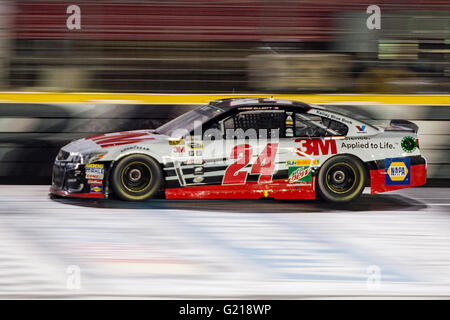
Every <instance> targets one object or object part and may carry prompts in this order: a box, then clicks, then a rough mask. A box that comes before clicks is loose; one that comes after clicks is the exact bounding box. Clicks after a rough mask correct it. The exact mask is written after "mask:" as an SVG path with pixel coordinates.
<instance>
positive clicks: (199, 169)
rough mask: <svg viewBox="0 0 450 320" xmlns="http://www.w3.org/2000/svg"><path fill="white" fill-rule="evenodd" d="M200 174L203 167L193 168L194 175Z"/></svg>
mask: <svg viewBox="0 0 450 320" xmlns="http://www.w3.org/2000/svg"><path fill="white" fill-rule="evenodd" d="M202 174H203V167H195V168H194V175H202Z"/></svg>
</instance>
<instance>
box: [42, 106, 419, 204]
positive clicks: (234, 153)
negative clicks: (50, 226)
mask: <svg viewBox="0 0 450 320" xmlns="http://www.w3.org/2000/svg"><path fill="white" fill-rule="evenodd" d="M417 131H418V127H417V126H416V125H415V124H414V123H412V122H409V121H406V120H392V121H391V123H390V126H389V127H379V126H374V125H371V124H369V123H366V122H364V121H360V120H357V119H354V118H353V117H349V116H347V115H343V114H340V113H336V112H332V111H329V110H327V109H325V108H322V107H319V106H312V105H309V104H306V103H302V102H296V101H288V100H273V99H257V98H236V99H224V100H217V101H212V102H210V104H208V105H205V106H202V107H200V108H198V109H196V110H193V111H190V112H188V113H185V114H183V115H181V116H180V117H178V118H176V119H174V120H172V121H170V122H168V123H167V124H165V125H163V126H161V127H159V128H157V129H156V130H137V131H127V132H118V133H106V134H101V135H97V136H92V137H88V138H84V139H80V140H76V141H73V142H71V143H70V144H68V145H66V146H64V147H63V148H62V149H61V150H60V152H59V154H58V156H57V158H56V160H55V164H54V168H53V181H52V186H51V188H50V192H51V193H52V194H55V195H60V196H71V197H86V198H108V197H110V196H111V195H114V196H116V197H119V198H120V199H123V200H146V199H149V198H153V197H157V196H165V198H167V199H260V198H275V199H315V198H316V194H319V195H320V196H321V197H322V198H323V199H325V200H328V201H335V202H346V201H351V200H354V199H356V198H357V197H358V196H359V195H360V194H361V193H362V191H363V189H364V187H366V186H370V188H371V193H380V192H385V191H390V190H396V189H401V188H407V187H412V186H420V185H423V184H425V182H426V160H425V158H423V157H422V156H421V154H420V150H419V140H418V136H417Z"/></svg>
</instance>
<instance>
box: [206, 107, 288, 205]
mask: <svg viewBox="0 0 450 320" xmlns="http://www.w3.org/2000/svg"><path fill="white" fill-rule="evenodd" d="M285 117H286V116H285V111H284V110H282V109H280V108H279V107H273V108H268V107H267V106H266V107H264V108H260V107H256V106H255V107H248V106H246V107H245V108H242V109H239V108H238V109H237V110H236V111H235V112H234V113H232V114H229V115H227V116H226V117H224V118H222V119H220V120H219V121H217V123H215V124H214V125H213V128H205V130H204V135H203V141H202V144H203V156H204V159H203V160H204V164H203V172H204V174H203V179H201V178H199V179H198V180H202V182H199V183H202V184H204V185H205V186H206V185H214V186H216V187H215V188H214V189H215V190H217V192H220V196H219V197H220V198H259V197H262V196H263V194H264V192H263V189H265V188H266V186H267V185H268V184H270V183H272V181H273V177H274V176H275V175H276V173H277V169H278V163H277V162H278V150H279V146H280V138H281V137H282V136H283V137H284V127H285V120H286V119H285ZM211 132H215V134H213V136H214V138H213V139H211V136H210V135H209V133H211ZM217 132H220V134H217ZM199 170H200V169H199ZM216 196H218V194H216Z"/></svg>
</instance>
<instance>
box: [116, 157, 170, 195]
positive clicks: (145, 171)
mask: <svg viewBox="0 0 450 320" xmlns="http://www.w3.org/2000/svg"><path fill="white" fill-rule="evenodd" d="M162 178H163V175H162V172H161V168H160V166H159V164H158V162H156V161H155V160H154V159H152V158H150V157H148V156H145V155H141V154H136V155H131V156H128V157H125V158H123V159H122V160H120V161H119V162H118V163H117V165H116V166H114V169H113V172H112V175H111V186H112V188H113V190H114V192H115V194H116V195H117V196H118V197H119V198H120V199H122V200H129V201H143V200H147V199H149V198H152V197H154V196H155V195H157V194H158V192H159V189H160V187H161V184H162Z"/></svg>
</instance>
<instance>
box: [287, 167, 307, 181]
mask: <svg viewBox="0 0 450 320" xmlns="http://www.w3.org/2000/svg"><path fill="white" fill-rule="evenodd" d="M288 180H289V183H301V182H311V167H309V166H305V167H303V166H302V167H289V179H288Z"/></svg>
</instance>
